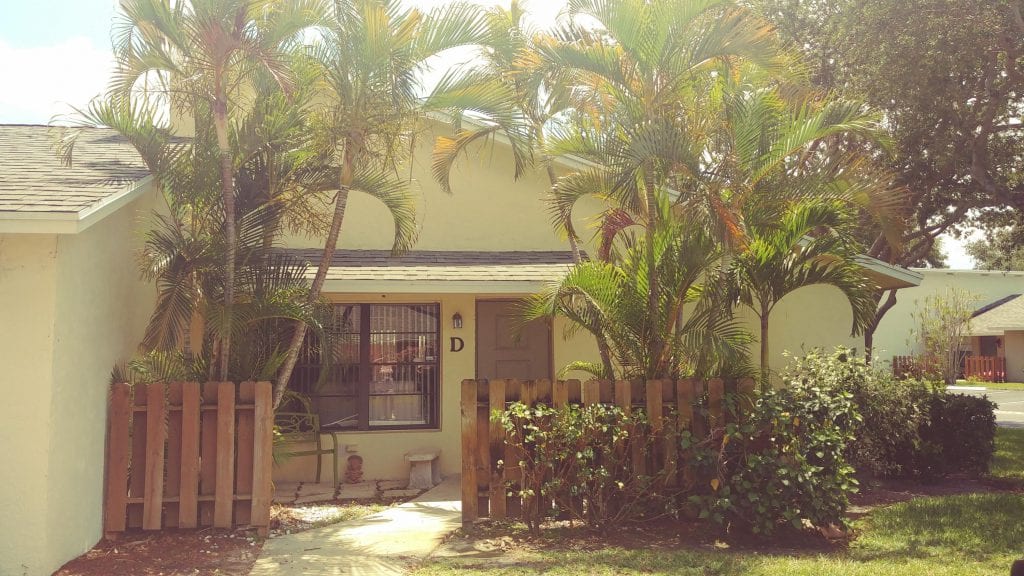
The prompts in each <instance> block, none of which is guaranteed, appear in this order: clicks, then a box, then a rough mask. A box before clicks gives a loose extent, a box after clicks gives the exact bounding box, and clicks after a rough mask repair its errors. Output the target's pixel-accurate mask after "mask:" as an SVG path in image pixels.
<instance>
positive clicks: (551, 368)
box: [473, 298, 555, 380]
mask: <svg viewBox="0 0 1024 576" xmlns="http://www.w3.org/2000/svg"><path fill="white" fill-rule="evenodd" d="M521 300H522V298H477V299H475V300H474V302H473V307H474V312H473V315H474V316H475V319H474V320H473V324H474V326H473V328H474V330H475V333H474V334H473V349H474V352H473V377H474V378H475V379H477V380H479V379H480V304H481V303H488V304H489V303H506V304H508V303H514V302H520V301H521ZM545 323H546V324H547V327H548V366H547V370H546V372H547V375H548V378H549V379H551V380H554V379H555V337H554V331H555V326H554V323H553V322H552V321H551V319H550V318H549V319H546V320H545Z"/></svg>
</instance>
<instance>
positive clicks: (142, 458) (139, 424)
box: [128, 386, 146, 528]
mask: <svg viewBox="0 0 1024 576" xmlns="http://www.w3.org/2000/svg"><path fill="white" fill-rule="evenodd" d="M132 392H133V393H134V394H133V399H134V402H133V404H134V405H135V406H136V407H137V408H142V407H145V406H146V387H145V386H135V387H134V388H133V389H132ZM145 490H146V411H145V410H137V411H133V412H132V456H131V466H130V468H129V473H128V497H129V498H133V499H134V498H145ZM141 527H142V504H129V505H128V528H141Z"/></svg>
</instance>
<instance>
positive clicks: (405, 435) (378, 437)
mask: <svg viewBox="0 0 1024 576" xmlns="http://www.w3.org/2000/svg"><path fill="white" fill-rule="evenodd" d="M514 296H516V295H508V294H491V295H488V294H423V295H415V296H401V295H395V294H345V295H338V294H335V295H332V296H331V298H332V299H333V300H334V301H337V302H351V303H363V302H393V303H440V305H441V399H440V400H441V422H440V429H438V430H424V431H420V430H418V431H408V432H406V431H376V432H340V433H338V434H337V436H338V443H339V444H340V445H343V446H344V447H343V448H341V449H340V452H342V454H341V455H340V464H339V476H343V475H344V470H345V459H346V458H347V457H348V456H349V455H350V454H358V455H360V456H361V457H362V458H363V473H364V476H365V477H366V478H368V479H370V478H372V479H381V478H385V479H401V478H407V477H408V474H409V465H408V464H407V463H406V462H405V458H404V456H405V454H406V453H407V452H413V451H418V450H431V451H436V450H439V451H440V452H441V456H440V464H441V472H442V474H444V475H448V474H456V473H458V472H459V471H460V470H461V467H462V460H461V458H460V449H461V437H460V410H459V401H460V386H461V383H462V380H464V379H466V378H474V377H475V376H476V301H477V299H488V298H495V299H507V298H509V297H514ZM455 313H459V314H461V315H462V322H463V324H462V326H463V327H462V328H461V329H454V328H452V325H451V317H452V316H453V315H454V314H455ZM563 328H564V323H563V321H562V320H559V321H557V322H556V323H555V325H554V329H553V333H552V344H553V347H554V366H555V369H556V370H557V369H558V368H560V367H561V366H563V365H565V364H567V363H568V362H569V361H572V360H577V359H580V360H592V361H596V360H597V348H596V346H595V345H594V344H593V340H592V339H591V338H588V337H587V336H585V335H577V336H575V337H572V338H566V336H565V333H564V330H563ZM453 336H457V337H459V338H462V340H463V341H464V342H465V347H464V348H463V349H462V350H461V351H459V352H451V351H450V346H449V343H450V340H449V339H450V338H451V337H453ZM568 377H575V378H585V375H583V374H576V373H573V374H570V375H569V376H568ZM323 442H324V445H325V446H330V439H329V438H328V437H327V435H324V437H323ZM321 465H322V466H323V472H322V477H321V480H324V481H330V478H331V476H330V469H331V468H330V467H331V465H332V459H331V456H329V455H325V456H322V457H321ZM314 467H315V460H313V457H312V456H302V457H296V458H292V459H289V460H286V461H285V462H283V463H282V464H281V465H279V466H277V467H276V468H275V470H274V480H275V481H277V482H290V481H299V480H302V481H312V480H313V477H314V472H315V470H314Z"/></svg>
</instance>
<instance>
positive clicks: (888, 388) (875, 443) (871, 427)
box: [785, 348, 933, 477]
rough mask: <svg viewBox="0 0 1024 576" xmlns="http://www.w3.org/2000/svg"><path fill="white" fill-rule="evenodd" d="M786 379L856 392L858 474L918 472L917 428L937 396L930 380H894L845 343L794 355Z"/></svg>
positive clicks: (854, 460) (851, 455) (852, 449)
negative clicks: (930, 384)
mask: <svg viewBox="0 0 1024 576" xmlns="http://www.w3.org/2000/svg"><path fill="white" fill-rule="evenodd" d="M785 380H786V381H788V382H800V383H802V384H803V385H805V386H809V385H815V386H820V387H822V388H827V389H832V390H837V391H843V392H848V393H850V394H851V395H852V398H853V403H854V404H855V405H856V407H857V412H858V413H859V414H860V416H861V420H860V422H859V423H858V424H856V426H855V428H854V430H853V435H854V440H853V442H850V444H849V446H848V447H847V452H846V456H847V459H848V460H849V462H850V464H851V465H853V467H854V468H856V470H857V472H858V473H862V474H868V475H872V476H880V477H892V476H904V475H912V474H914V473H915V470H916V466H917V460H918V453H919V451H920V450H921V438H920V434H919V430H920V428H921V427H922V426H923V425H924V424H925V423H926V422H927V420H928V410H929V403H930V400H931V397H932V395H933V393H932V391H931V387H930V386H929V385H928V384H925V383H922V382H919V381H915V380H904V381H900V380H896V379H895V378H894V377H893V376H892V375H891V374H890V372H889V371H888V370H881V369H877V368H874V367H872V366H869V365H868V364H867V362H865V361H864V360H863V359H862V358H860V357H858V356H855V355H853V354H851V353H850V352H849V351H848V350H846V349H844V348H838V349H836V350H835V351H833V352H832V353H830V354H826V353H824V352H822V351H821V350H812V351H811V352H809V353H808V354H806V355H805V356H803V357H800V358H795V359H794V361H793V362H792V364H791V365H790V367H789V368H788V370H787V373H786V375H785Z"/></svg>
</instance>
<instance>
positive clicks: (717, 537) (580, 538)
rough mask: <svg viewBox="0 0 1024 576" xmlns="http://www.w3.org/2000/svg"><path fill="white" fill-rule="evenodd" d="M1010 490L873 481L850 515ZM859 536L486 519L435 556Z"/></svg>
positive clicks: (747, 544) (809, 541) (767, 546)
mask: <svg viewBox="0 0 1024 576" xmlns="http://www.w3.org/2000/svg"><path fill="white" fill-rule="evenodd" d="M1010 491H1022V490H1021V487H1020V485H1016V484H1012V483H1007V482H1000V481H998V480H992V479H987V478H977V477H971V476H966V475H965V476H950V477H946V478H942V479H940V480H937V481H935V482H931V483H921V482H916V481H912V480H908V481H879V482H872V483H871V484H868V485H865V486H864V488H863V490H862V492H861V493H859V494H856V495H854V497H853V498H851V506H850V516H851V517H852V518H857V517H860V516H863V515H865V514H867V513H869V512H870V511H871V510H873V509H875V508H878V507H880V506H886V505H889V504H895V503H897V502H904V501H907V500H910V499H912V498H918V497H925V496H948V495H954V494H966V493H988V492H1010ZM856 536H857V534H856V533H851V534H843V533H838V534H831V535H830V537H826V535H825V534H823V533H821V532H818V531H816V530H802V531H796V530H780V531H779V532H777V533H775V534H774V535H773V536H772V537H771V538H763V537H758V536H755V535H751V534H748V533H743V532H734V533H727V534H722V533H721V532H720V531H719V530H717V529H715V528H713V527H711V526H709V525H708V524H706V523H704V522H699V521H686V520H682V521H677V520H672V519H665V520H659V521H654V522H643V523H637V524H635V525H624V526H621V527H617V528H616V529H615V530H614V531H612V532H611V533H608V534H600V533H598V532H595V531H593V530H589V529H587V528H586V527H585V526H582V525H581V524H579V523H578V522H577V523H575V524H574V523H571V522H568V521H558V522H549V523H546V524H545V525H544V528H543V530H542V531H541V534H540V535H532V534H530V533H529V532H528V531H526V529H525V527H524V526H523V525H522V524H517V523H512V522H495V521H486V520H485V521H483V522H480V523H478V524H476V525H474V526H473V527H472V528H470V529H468V530H459V531H457V532H455V533H453V534H452V535H451V536H450V537H449V538H448V539H447V540H446V541H445V542H444V544H443V545H442V546H441V548H440V549H439V550H438V551H437V552H436V553H435V554H434V555H433V556H434V557H438V558H447V559H450V560H454V561H457V562H459V563H460V564H462V563H463V562H468V563H470V564H472V562H474V561H475V560H480V561H483V562H486V563H488V564H490V563H494V564H497V565H509V566H520V563H521V562H524V561H528V559H529V558H531V557H533V556H534V555H535V553H538V552H544V551H554V550H566V549H572V550H584V551H587V550H601V549H604V548H607V547H609V546H614V547H619V548H624V549H627V550H635V549H644V550H659V549H660V550H677V549H683V548H690V549H707V550H711V549H719V550H720V549H734V550H743V551H751V552H757V553H764V554H786V555H797V556H799V555H804V554H821V553H829V552H834V551H837V550H841V549H844V548H846V547H848V546H849V543H850V541H851V539H853V538H856Z"/></svg>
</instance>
